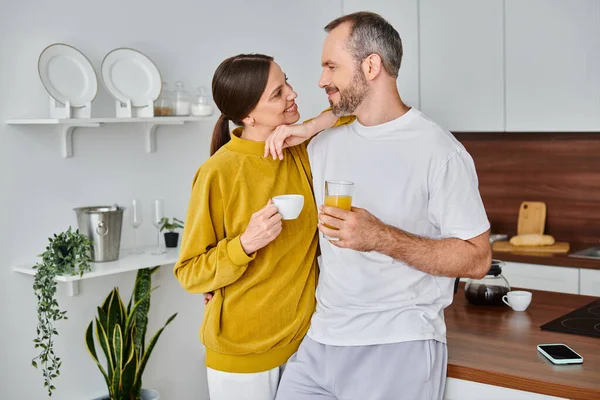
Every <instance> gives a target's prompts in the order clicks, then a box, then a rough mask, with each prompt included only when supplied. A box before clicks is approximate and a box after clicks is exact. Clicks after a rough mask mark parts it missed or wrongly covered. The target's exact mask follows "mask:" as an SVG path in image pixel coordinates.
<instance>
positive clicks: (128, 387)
mask: <svg viewBox="0 0 600 400" xmlns="http://www.w3.org/2000/svg"><path fill="white" fill-rule="evenodd" d="M137 368H138V357H136V355H135V347H134V346H130V347H129V356H128V357H127V361H126V363H125V366H124V367H123V375H122V377H121V384H122V388H121V390H122V391H121V393H123V394H128V393H131V392H132V391H133V389H134V385H135V373H136V371H137Z"/></svg>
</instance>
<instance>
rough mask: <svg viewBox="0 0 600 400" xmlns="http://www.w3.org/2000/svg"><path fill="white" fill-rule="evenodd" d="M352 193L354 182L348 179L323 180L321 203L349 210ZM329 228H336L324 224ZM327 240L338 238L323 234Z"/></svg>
mask: <svg viewBox="0 0 600 400" xmlns="http://www.w3.org/2000/svg"><path fill="white" fill-rule="evenodd" d="M353 195H354V182H349V181H325V190H324V191H323V197H324V198H323V204H325V205H326V206H331V207H337V208H341V209H342V210H348V211H350V210H351V209H352V196H353ZM325 226H326V227H328V228H330V229H336V228H334V227H333V226H329V225H327V224H325ZM323 237H324V238H325V239H327V240H339V239H338V238H333V237H329V236H327V235H325V234H323Z"/></svg>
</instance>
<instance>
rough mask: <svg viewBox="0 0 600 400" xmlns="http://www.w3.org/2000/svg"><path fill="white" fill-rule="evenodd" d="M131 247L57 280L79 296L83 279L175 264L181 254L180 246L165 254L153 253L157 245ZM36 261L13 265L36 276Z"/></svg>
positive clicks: (15, 269)
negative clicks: (112, 258) (137, 251)
mask: <svg viewBox="0 0 600 400" xmlns="http://www.w3.org/2000/svg"><path fill="white" fill-rule="evenodd" d="M129 250H130V249H121V250H120V252H119V259H118V260H116V261H109V262H101V263H91V267H92V271H91V272H86V273H84V274H83V276H79V275H64V276H57V277H56V278H55V280H56V281H57V282H65V283H66V284H67V293H68V295H69V296H77V295H78V294H79V281H80V280H82V279H91V278H98V277H101V276H107V275H114V274H120V273H123V272H129V271H137V270H138V269H143V268H151V267H156V266H158V265H160V266H163V265H174V264H175V262H177V258H178V256H179V248H178V247H177V248H167V249H166V251H167V252H166V253H165V254H161V255H153V254H151V253H152V252H153V251H154V250H156V246H150V247H143V248H142V249H141V250H142V251H143V253H142V254H129ZM33 265H35V264H34V263H31V264H26V265H19V266H16V267H13V271H15V272H18V273H21V274H26V275H31V276H35V273H36V270H35V269H33Z"/></svg>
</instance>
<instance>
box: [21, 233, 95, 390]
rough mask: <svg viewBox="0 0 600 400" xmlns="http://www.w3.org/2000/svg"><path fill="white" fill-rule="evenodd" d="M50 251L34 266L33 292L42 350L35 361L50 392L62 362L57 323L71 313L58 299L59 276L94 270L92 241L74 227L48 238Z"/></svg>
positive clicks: (35, 365)
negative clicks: (56, 347) (57, 347)
mask: <svg viewBox="0 0 600 400" xmlns="http://www.w3.org/2000/svg"><path fill="white" fill-rule="evenodd" d="M48 240H49V243H48V246H47V247H46V251H44V252H43V253H42V254H40V257H42V261H41V262H39V263H37V264H36V265H35V266H34V267H33V268H34V269H35V270H36V274H35V279H34V281H33V291H34V293H35V296H36V298H37V315H38V324H37V337H36V338H35V339H34V340H33V343H34V344H35V348H36V349H41V350H40V354H38V355H37V356H36V357H35V358H34V359H33V360H32V361H31V364H32V365H33V366H34V367H35V368H37V367H38V363H39V364H40V365H41V367H42V373H43V376H44V387H46V388H47V390H48V395H49V396H52V392H53V391H54V390H55V389H56V388H55V387H54V385H53V384H52V380H53V379H54V378H56V377H58V376H59V375H60V367H61V364H62V363H61V361H60V358H59V357H57V356H56V354H55V353H54V337H55V336H58V331H57V330H56V327H55V326H54V323H55V322H57V321H60V320H62V319H67V316H66V314H67V312H66V311H62V310H61V309H60V307H59V305H58V302H57V301H56V299H55V294H56V281H55V280H54V278H55V277H56V276H59V275H76V274H79V275H80V276H81V275H83V273H84V272H87V271H90V270H91V266H90V261H91V251H92V241H91V240H90V239H89V238H88V237H87V236H85V235H83V234H81V233H79V230H75V231H72V230H71V227H70V226H69V229H67V230H66V231H65V232H62V233H60V234H58V235H57V234H54V236H53V237H51V238H48Z"/></svg>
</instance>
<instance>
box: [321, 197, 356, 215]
mask: <svg viewBox="0 0 600 400" xmlns="http://www.w3.org/2000/svg"><path fill="white" fill-rule="evenodd" d="M325 205H326V206H331V207H337V208H341V209H342V210H348V211H350V209H351V208H352V196H325Z"/></svg>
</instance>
